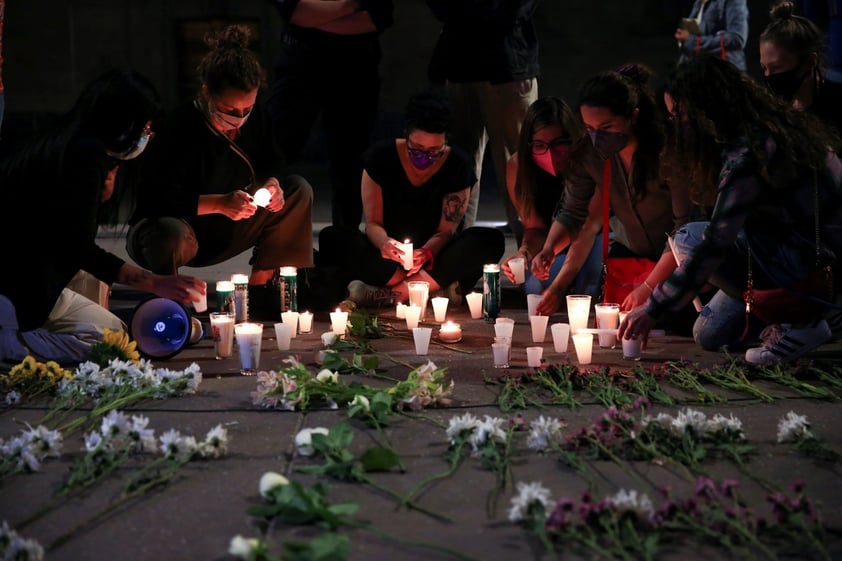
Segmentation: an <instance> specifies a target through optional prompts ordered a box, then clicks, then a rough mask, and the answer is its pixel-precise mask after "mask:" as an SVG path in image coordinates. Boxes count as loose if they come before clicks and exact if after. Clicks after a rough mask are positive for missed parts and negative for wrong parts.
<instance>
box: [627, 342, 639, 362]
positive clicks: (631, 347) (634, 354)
mask: <svg viewBox="0 0 842 561" xmlns="http://www.w3.org/2000/svg"><path fill="white" fill-rule="evenodd" d="M623 358H624V359H626V360H640V339H638V338H637V337H635V338H634V339H625V338H624V339H623Z"/></svg>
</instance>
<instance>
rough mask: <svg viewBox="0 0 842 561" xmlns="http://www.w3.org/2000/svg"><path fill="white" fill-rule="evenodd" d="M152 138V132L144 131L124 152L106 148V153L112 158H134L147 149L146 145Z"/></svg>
mask: <svg viewBox="0 0 842 561" xmlns="http://www.w3.org/2000/svg"><path fill="white" fill-rule="evenodd" d="M150 138H152V133H142V134H141V135H140V137H139V138H138V139H137V140H136V141H135V142H134V144H132V145H131V146H130V147H129V148H128V149H127V150H124V151H123V152H112V151H111V150H106V153H107V154H108V155H109V156H111V157H112V158H117V159H118V160H133V159H135V158H137V157H138V156H140V155H141V154H142V153H143V151H144V150H146V145H147V144H149V139H150Z"/></svg>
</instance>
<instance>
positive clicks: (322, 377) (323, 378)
mask: <svg viewBox="0 0 842 561" xmlns="http://www.w3.org/2000/svg"><path fill="white" fill-rule="evenodd" d="M316 380H318V381H319V382H322V383H325V384H337V383H339V372H331V371H330V370H328V369H327V368H322V369H321V370H320V371H319V373H318V374H316Z"/></svg>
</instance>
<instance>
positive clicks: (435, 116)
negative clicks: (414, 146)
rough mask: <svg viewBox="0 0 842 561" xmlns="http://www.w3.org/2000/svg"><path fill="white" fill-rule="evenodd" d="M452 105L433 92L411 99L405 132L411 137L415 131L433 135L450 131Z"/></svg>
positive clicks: (408, 104)
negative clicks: (410, 134)
mask: <svg viewBox="0 0 842 561" xmlns="http://www.w3.org/2000/svg"><path fill="white" fill-rule="evenodd" d="M450 120H451V109H450V104H449V103H448V102H447V99H445V98H444V97H443V96H441V95H438V94H436V93H433V92H429V91H427V92H421V93H418V94H415V95H413V96H412V97H411V98H409V102H408V103H407V104H406V109H405V111H404V130H405V134H406V136H409V133H411V132H412V131H414V130H421V131H424V132H431V133H437V134H438V133H444V134H445V135H447V133H448V132H449V131H450Z"/></svg>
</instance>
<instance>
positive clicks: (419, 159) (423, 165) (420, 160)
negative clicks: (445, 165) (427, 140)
mask: <svg viewBox="0 0 842 561" xmlns="http://www.w3.org/2000/svg"><path fill="white" fill-rule="evenodd" d="M407 152H408V153H409V161H410V162H412V165H413V166H415V167H416V168H418V169H427V168H428V167H430V166H431V165H433V164H435V163H436V162H438V161H439V158H441V156H442V153H443V152H439V153H438V154H430V153H428V152H425V151H424V150H415V149H412V148H407Z"/></svg>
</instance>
